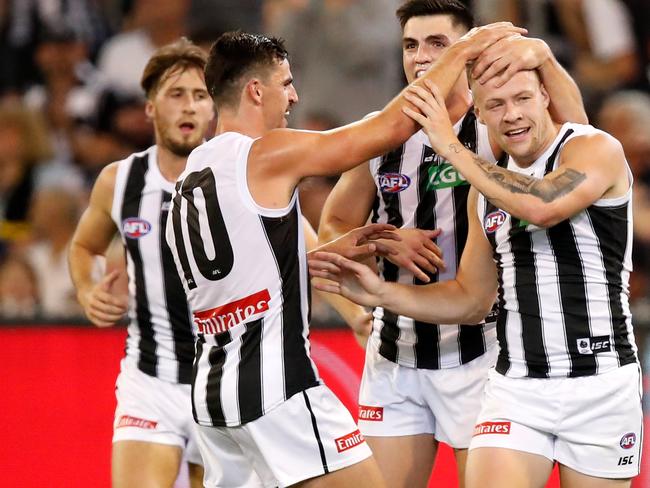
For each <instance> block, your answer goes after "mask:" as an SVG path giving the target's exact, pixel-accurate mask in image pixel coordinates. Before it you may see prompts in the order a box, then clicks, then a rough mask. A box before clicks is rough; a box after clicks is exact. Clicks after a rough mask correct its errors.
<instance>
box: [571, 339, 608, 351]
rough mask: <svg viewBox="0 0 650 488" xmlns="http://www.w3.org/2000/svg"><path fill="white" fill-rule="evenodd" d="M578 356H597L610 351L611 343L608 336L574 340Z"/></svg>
mask: <svg viewBox="0 0 650 488" xmlns="http://www.w3.org/2000/svg"><path fill="white" fill-rule="evenodd" d="M576 344H577V346H578V352H579V353H580V354H598V353H599V352H608V351H611V350H612V341H611V339H610V337H609V336H596V337H581V338H580V339H576Z"/></svg>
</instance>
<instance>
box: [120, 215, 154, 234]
mask: <svg viewBox="0 0 650 488" xmlns="http://www.w3.org/2000/svg"><path fill="white" fill-rule="evenodd" d="M122 232H124V235H125V236H126V237H128V238H129V239H140V237H142V236H146V235H147V234H148V233H149V232H151V224H150V223H149V222H147V221H146V220H144V219H140V218H138V217H129V218H128V219H124V220H123V221H122Z"/></svg>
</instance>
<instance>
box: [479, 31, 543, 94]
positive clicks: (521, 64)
mask: <svg viewBox="0 0 650 488" xmlns="http://www.w3.org/2000/svg"><path fill="white" fill-rule="evenodd" d="M550 57H551V49H550V48H549V47H548V44H546V43H545V42H544V41H543V40H541V39H531V38H527V37H523V36H521V35H519V34H516V35H512V36H508V37H504V38H502V39H499V41H497V42H495V43H494V44H492V45H491V46H490V47H488V48H487V49H486V50H485V51H483V52H482V53H481V54H480V55H479V57H478V58H477V59H476V62H475V63H474V66H473V67H472V77H473V78H475V79H476V80H477V81H478V82H479V83H481V84H485V83H487V82H488V81H489V80H491V79H492V78H496V86H497V87H500V86H503V85H504V84H505V83H506V82H507V81H508V80H509V79H510V78H512V77H513V75H514V74H515V73H517V72H518V71H521V70H532V69H536V68H539V67H540V66H541V65H542V64H544V63H545V62H546V61H547V60H548V59H549V58H550Z"/></svg>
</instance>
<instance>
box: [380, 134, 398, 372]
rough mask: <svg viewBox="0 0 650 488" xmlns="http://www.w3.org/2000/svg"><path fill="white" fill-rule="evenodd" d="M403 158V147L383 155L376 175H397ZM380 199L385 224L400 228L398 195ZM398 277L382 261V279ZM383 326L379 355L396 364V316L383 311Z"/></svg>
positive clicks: (392, 269) (390, 194)
mask: <svg viewBox="0 0 650 488" xmlns="http://www.w3.org/2000/svg"><path fill="white" fill-rule="evenodd" d="M403 156H404V145H401V146H400V147H398V148H397V149H395V150H393V151H391V152H389V153H387V154H385V155H384V156H382V158H381V163H380V165H379V169H378V171H377V173H378V174H379V175H382V174H386V173H399V172H400V171H401V168H402V158H403ZM380 196H381V198H382V199H383V201H384V211H385V212H386V223H388V224H392V225H394V226H395V227H402V225H404V219H403V217H402V213H401V210H400V201H399V193H388V192H381V195H380ZM398 276H399V268H398V267H397V266H396V265H394V264H393V263H391V262H390V261H388V260H387V259H384V260H383V277H384V279H385V280H386V281H392V282H396V281H397V278H398ZM382 322H383V326H382V328H381V331H380V333H379V336H380V339H381V344H380V346H379V354H381V355H382V356H383V357H385V358H386V359H388V360H389V361H393V362H397V356H398V349H397V340H398V339H399V333H400V331H399V327H398V326H397V315H396V314H394V313H393V312H390V311H388V310H386V309H384V315H383V319H382Z"/></svg>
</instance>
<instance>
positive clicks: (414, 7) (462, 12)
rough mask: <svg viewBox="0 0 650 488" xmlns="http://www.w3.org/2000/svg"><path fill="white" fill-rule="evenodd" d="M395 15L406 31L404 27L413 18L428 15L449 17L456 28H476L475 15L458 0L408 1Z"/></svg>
mask: <svg viewBox="0 0 650 488" xmlns="http://www.w3.org/2000/svg"><path fill="white" fill-rule="evenodd" d="M395 15H396V16H397V18H398V19H399V23H400V25H401V26H402V30H404V26H405V25H406V23H407V22H408V21H409V20H410V19H411V18H412V17H423V16H426V15H449V16H450V17H451V19H452V24H453V25H454V27H456V26H458V25H462V26H463V27H464V28H465V29H466V30H470V29H471V28H472V27H474V15H472V12H471V11H470V10H469V9H468V8H467V7H466V6H465V5H464V4H463V3H461V2H460V1H458V0H407V1H406V2H404V3H403V4H402V5H401V7H400V8H398V9H397V12H395Z"/></svg>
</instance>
